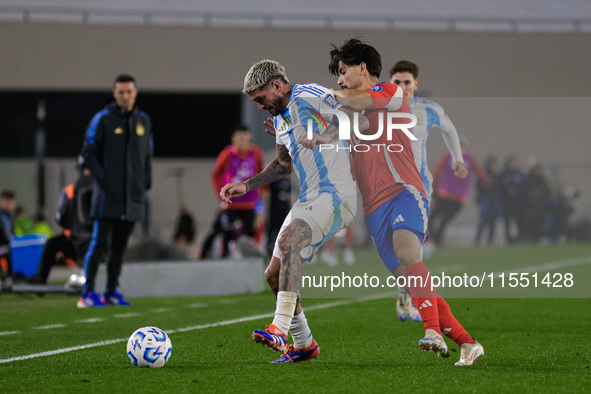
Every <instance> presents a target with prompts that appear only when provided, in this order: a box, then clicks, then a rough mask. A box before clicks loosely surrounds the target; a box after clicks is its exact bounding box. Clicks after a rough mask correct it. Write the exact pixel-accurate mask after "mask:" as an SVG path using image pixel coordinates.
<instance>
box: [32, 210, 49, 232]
mask: <svg viewBox="0 0 591 394" xmlns="http://www.w3.org/2000/svg"><path fill="white" fill-rule="evenodd" d="M30 234H41V235H45V238H51V237H53V229H52V228H51V226H50V225H49V223H48V222H47V220H46V219H45V216H44V215H43V214H42V213H41V212H37V213H36V214H35V216H34V217H33V228H31V232H30Z"/></svg>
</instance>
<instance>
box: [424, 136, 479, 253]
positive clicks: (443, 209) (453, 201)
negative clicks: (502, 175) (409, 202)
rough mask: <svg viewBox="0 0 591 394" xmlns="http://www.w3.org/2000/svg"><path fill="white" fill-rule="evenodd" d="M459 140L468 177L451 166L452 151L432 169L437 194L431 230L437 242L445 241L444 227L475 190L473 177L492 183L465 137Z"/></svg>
mask: <svg viewBox="0 0 591 394" xmlns="http://www.w3.org/2000/svg"><path fill="white" fill-rule="evenodd" d="M460 142H461V145H462V156H463V158H464V165H465V167H466V170H468V176H467V177H465V178H458V177H457V176H456V174H455V172H454V170H453V168H452V164H453V159H452V156H451V154H450V153H449V152H448V153H445V154H443V155H442V156H441V158H440V159H439V160H438V161H437V164H436V166H435V170H434V171H433V185H434V187H433V189H434V190H435V198H434V200H433V202H432V204H431V205H432V208H431V213H430V215H429V224H428V232H429V235H430V236H431V237H432V238H433V241H435V244H436V245H437V246H441V245H443V236H444V232H445V228H446V227H447V226H448V225H449V223H450V222H451V220H452V219H453V218H454V217H455V216H456V215H457V214H458V213H459V212H460V210H461V209H462V208H463V207H464V205H466V203H467V202H468V200H469V197H470V192H471V191H472V182H473V181H472V177H473V176H474V175H476V176H477V177H478V180H479V182H480V184H481V185H482V186H483V187H489V186H490V182H489V179H488V176H487V174H486V172H485V171H484V170H483V169H482V166H481V165H480V163H479V162H478V160H476V158H475V157H474V156H472V154H471V153H469V152H468V151H467V149H466V145H467V142H466V140H465V138H461V139H460Z"/></svg>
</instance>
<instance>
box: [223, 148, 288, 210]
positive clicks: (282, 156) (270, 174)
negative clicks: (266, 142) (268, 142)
mask: <svg viewBox="0 0 591 394" xmlns="http://www.w3.org/2000/svg"><path fill="white" fill-rule="evenodd" d="M291 170H292V163H291V156H289V151H288V150H287V148H286V147H285V145H279V144H277V157H275V159H274V160H273V161H272V162H271V163H269V165H268V166H267V167H265V169H264V170H263V171H261V172H260V173H258V174H257V175H255V176H253V177H252V178H250V179H247V180H246V181H244V182H242V183H228V184H227V185H225V186H224V187H223V188H222V190H221V191H220V198H221V199H222V200H223V201H225V202H227V203H231V202H232V201H230V199H232V198H233V197H240V196H243V195H245V194H246V193H247V192H248V191H249V190H253V189H258V188H259V187H261V186H265V185H268V184H270V183H273V182H275V181H276V180H278V179H281V178H283V177H285V176H287V175H289V174H291Z"/></svg>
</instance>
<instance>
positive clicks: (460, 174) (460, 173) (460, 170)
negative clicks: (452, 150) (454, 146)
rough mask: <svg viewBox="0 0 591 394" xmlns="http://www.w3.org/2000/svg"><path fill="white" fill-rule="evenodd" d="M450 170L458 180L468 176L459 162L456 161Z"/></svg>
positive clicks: (464, 167)
mask: <svg viewBox="0 0 591 394" xmlns="http://www.w3.org/2000/svg"><path fill="white" fill-rule="evenodd" d="M451 169H452V170H454V174H456V176H457V177H458V178H460V179H464V178H465V177H467V176H468V170H467V169H466V166H465V165H464V163H462V162H461V161H456V162H455V163H453V164H452V165H451Z"/></svg>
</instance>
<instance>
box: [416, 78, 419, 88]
mask: <svg viewBox="0 0 591 394" xmlns="http://www.w3.org/2000/svg"><path fill="white" fill-rule="evenodd" d="M418 88H419V80H418V79H415V90H417V89H418Z"/></svg>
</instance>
